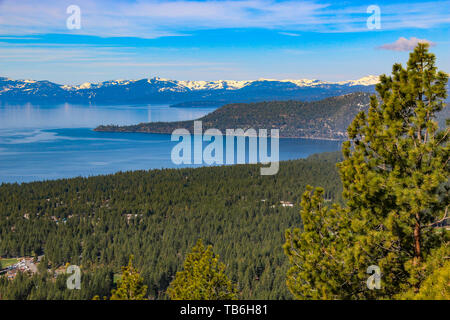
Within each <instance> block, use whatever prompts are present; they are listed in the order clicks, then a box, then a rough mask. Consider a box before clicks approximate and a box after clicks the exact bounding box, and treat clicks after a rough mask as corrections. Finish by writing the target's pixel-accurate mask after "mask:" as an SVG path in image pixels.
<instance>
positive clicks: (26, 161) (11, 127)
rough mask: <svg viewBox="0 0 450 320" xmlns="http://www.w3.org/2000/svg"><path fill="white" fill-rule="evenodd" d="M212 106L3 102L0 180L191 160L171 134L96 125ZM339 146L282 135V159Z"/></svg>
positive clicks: (179, 115)
mask: <svg viewBox="0 0 450 320" xmlns="http://www.w3.org/2000/svg"><path fill="white" fill-rule="evenodd" d="M213 110H214V108H198V109H193V108H169V106H168V105H136V106H88V105H69V104H64V105H54V106H35V105H19V106H0V183H4V182H30V181H36V180H49V179H58V178H70V177H76V176H92V175H99V174H109V173H114V172H118V171H129V170H141V169H145V170H147V169H160V168H179V167H186V166H189V165H176V164H174V163H173V162H172V160H171V151H172V148H173V147H174V146H175V145H176V144H177V142H172V141H171V137H170V135H162V134H143V133H107V132H95V131H93V130H92V129H93V128H95V127H96V126H97V125H100V124H118V125H125V124H136V123H140V122H149V121H178V120H192V119H196V118H199V117H201V116H203V115H205V114H207V113H210V112H212V111H213ZM206 144H208V143H206V142H205V145H206ZM269 144H270V142H269ZM339 148H340V143H339V142H337V141H325V140H309V139H280V160H288V159H297V158H304V157H307V156H309V155H311V154H313V153H318V152H327V151H336V150H339Z"/></svg>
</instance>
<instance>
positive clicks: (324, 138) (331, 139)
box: [92, 127, 348, 142]
mask: <svg viewBox="0 0 450 320" xmlns="http://www.w3.org/2000/svg"><path fill="white" fill-rule="evenodd" d="M180 129H186V128H180ZM255 130H256V129H255ZM92 131H95V132H110V133H145V134H161V135H171V133H167V132H153V131H134V130H108V129H106V130H104V129H99V127H97V128H94V129H92ZM191 135H194V134H191ZM223 136H230V135H227V134H226V132H225V133H223ZM233 136H235V137H242V136H243V135H233ZM245 137H249V136H245ZM267 137H268V138H269V137H270V134H268V135H267ZM279 138H280V139H306V140H325V141H342V142H343V141H346V140H347V139H348V138H345V139H338V138H327V137H307V136H281V135H280V136H279Z"/></svg>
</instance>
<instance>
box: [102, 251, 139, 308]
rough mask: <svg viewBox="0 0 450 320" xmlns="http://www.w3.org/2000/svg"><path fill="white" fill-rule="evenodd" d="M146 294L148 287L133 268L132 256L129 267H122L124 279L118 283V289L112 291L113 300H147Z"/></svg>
mask: <svg viewBox="0 0 450 320" xmlns="http://www.w3.org/2000/svg"><path fill="white" fill-rule="evenodd" d="M146 294H147V286H146V285H144V280H143V279H142V277H141V276H140V274H139V273H138V272H137V270H136V269H135V268H134V267H133V255H131V256H130V260H129V262H128V266H126V267H122V278H121V279H120V280H119V281H118V284H117V289H113V290H112V291H111V300H145V299H146V298H145V297H146ZM95 298H97V297H95Z"/></svg>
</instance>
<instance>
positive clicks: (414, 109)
mask: <svg viewBox="0 0 450 320" xmlns="http://www.w3.org/2000/svg"><path fill="white" fill-rule="evenodd" d="M392 73H393V75H392V76H390V77H388V76H385V75H383V76H381V77H380V80H381V82H380V83H379V84H378V85H377V86H376V90H377V92H378V94H379V100H378V99H377V98H376V97H375V96H374V97H372V98H371V106H370V108H369V111H368V113H367V114H366V113H365V112H360V113H359V114H358V115H357V117H356V118H355V119H354V121H353V123H352V124H351V126H350V127H349V128H348V135H349V138H350V139H351V142H346V143H344V145H343V155H344V161H343V162H341V163H340V164H339V165H338V166H339V171H340V175H341V179H342V183H343V188H344V191H343V197H344V199H345V200H346V206H345V207H344V208H339V207H335V208H333V209H330V210H329V209H327V208H322V206H323V200H322V199H320V193H321V191H318V192H317V193H316V194H314V195H313V196H309V195H308V194H306V195H305V196H304V199H303V208H304V209H303V212H302V217H303V222H304V226H305V227H304V228H305V231H307V234H306V235H301V234H300V233H299V232H298V231H297V232H296V231H295V230H294V231H293V232H288V233H287V240H286V244H285V250H286V253H287V255H288V256H289V258H290V261H291V265H292V267H291V269H290V271H289V273H288V286H289V289H290V290H291V292H292V293H293V294H294V295H295V296H296V297H314V298H333V299H339V298H347V299H363V298H392V297H394V296H395V295H398V294H399V293H401V292H404V291H406V290H409V289H410V288H414V290H415V292H417V291H418V290H419V288H420V286H421V283H422V281H424V278H425V275H424V272H423V264H422V261H423V260H424V259H425V260H426V259H427V258H428V256H429V254H430V252H432V250H434V249H436V248H439V247H440V246H441V245H442V243H443V237H442V233H439V232H436V230H435V228H434V225H433V223H434V222H435V221H437V220H439V219H440V218H442V216H444V212H445V211H446V207H447V206H448V200H449V197H448V186H447V185H446V183H447V181H448V176H449V163H448V159H449V146H448V134H449V129H448V128H447V129H446V130H445V131H439V130H438V126H437V123H436V121H435V115H436V113H437V112H439V111H441V110H442V109H443V108H444V106H445V104H444V100H445V98H446V97H447V93H446V85H447V81H448V76H447V75H446V74H445V73H443V72H438V71H437V70H436V67H435V57H434V55H433V54H431V53H429V52H428V46H427V45H426V44H419V45H418V46H417V47H416V49H415V50H414V52H412V53H411V54H410V59H409V61H408V65H407V68H406V69H404V68H403V67H402V66H401V65H399V64H395V65H394V67H393V72H392ZM317 214H318V215H319V216H321V217H322V218H320V219H318V218H317V219H316V218H313V217H312V216H313V215H317ZM309 230H316V231H317V232H319V235H316V236H314V235H312V234H311V235H310V233H311V232H308V231H309ZM308 235H309V238H308ZM307 240H309V241H307ZM322 243H323V246H322ZM351 244H353V245H351ZM302 251H305V252H310V254H311V255H312V257H310V256H307V255H305V254H301V253H300V252H302ZM311 260H312V261H311ZM371 265H377V266H378V267H380V268H381V272H382V279H381V280H382V287H381V289H380V290H368V289H367V287H366V279H367V277H368V275H367V273H366V270H367V268H368V267H369V266H371ZM316 268H318V270H319V271H317V272H316V271H314V270H315V269H316ZM305 274H306V275H312V276H311V277H312V279H308V278H305V279H303V278H302V275H305ZM330 275H338V276H336V277H335V278H334V279H333V280H329V279H328V276H330Z"/></svg>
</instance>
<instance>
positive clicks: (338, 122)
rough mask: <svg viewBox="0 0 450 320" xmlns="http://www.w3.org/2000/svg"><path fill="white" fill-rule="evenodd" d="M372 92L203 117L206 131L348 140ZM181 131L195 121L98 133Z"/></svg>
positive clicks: (239, 106)
mask: <svg viewBox="0 0 450 320" xmlns="http://www.w3.org/2000/svg"><path fill="white" fill-rule="evenodd" d="M369 96H370V95H369V94H368V93H351V94H347V95H343V96H338V97H332V98H327V99H324V100H320V101H314V102H301V101H271V102H258V103H249V104H245V103H235V104H228V105H225V106H223V107H221V108H219V109H217V110H216V111H214V112H212V113H210V114H208V115H206V116H204V117H202V118H200V119H199V120H201V121H202V123H203V129H204V130H206V129H209V128H216V129H219V130H221V131H222V132H223V133H225V130H226V129H238V128H241V129H244V130H246V129H248V128H254V129H257V130H258V129H268V130H269V129H280V137H301V138H315V139H344V138H345V136H346V130H347V127H348V125H349V124H350V123H351V121H352V119H353V118H354V117H355V116H356V114H358V112H359V111H361V110H367V108H368V107H369V100H370V99H369ZM177 128H186V129H188V130H189V131H190V132H191V133H192V132H193V121H180V122H156V123H141V124H138V125H134V126H123V127H118V126H99V127H98V128H97V129H96V130H97V131H118V132H152V133H167V134H170V133H172V132H173V130H175V129H177Z"/></svg>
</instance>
